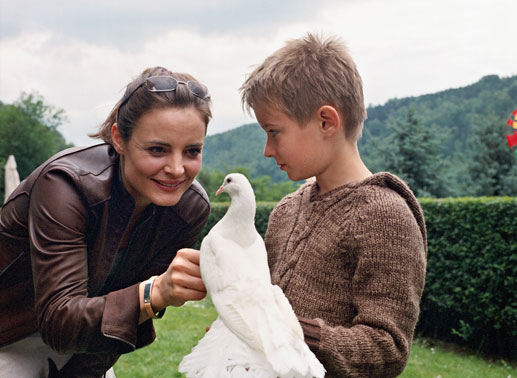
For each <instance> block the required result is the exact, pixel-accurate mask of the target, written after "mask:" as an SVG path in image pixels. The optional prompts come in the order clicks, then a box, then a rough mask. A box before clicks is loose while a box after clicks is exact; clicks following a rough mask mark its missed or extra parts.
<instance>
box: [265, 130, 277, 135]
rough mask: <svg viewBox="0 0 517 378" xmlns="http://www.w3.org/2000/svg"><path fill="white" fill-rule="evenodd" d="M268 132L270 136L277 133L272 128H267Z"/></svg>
mask: <svg viewBox="0 0 517 378" xmlns="http://www.w3.org/2000/svg"><path fill="white" fill-rule="evenodd" d="M267 132H268V134H269V135H271V136H275V135H276V134H278V131H277V130H274V129H269V130H268V131H267Z"/></svg>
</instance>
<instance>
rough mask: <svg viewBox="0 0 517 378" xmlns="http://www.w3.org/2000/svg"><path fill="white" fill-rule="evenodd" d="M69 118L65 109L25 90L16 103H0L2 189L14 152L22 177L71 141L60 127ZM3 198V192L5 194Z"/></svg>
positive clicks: (67, 145) (0, 180)
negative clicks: (8, 159) (6, 164)
mask: <svg viewBox="0 0 517 378" xmlns="http://www.w3.org/2000/svg"><path fill="white" fill-rule="evenodd" d="M65 120H66V116H65V114H64V111H63V110H62V109H57V108H55V107H54V106H52V105H49V104H47V102H46V101H45V99H44V98H43V97H42V96H40V95H38V94H34V93H31V94H27V93H22V94H21V96H20V98H19V99H18V100H17V101H15V102H14V103H13V104H3V103H1V102H0V164H2V165H1V167H2V169H0V190H1V192H2V193H3V190H4V170H3V167H4V166H5V162H6V161H7V158H8V156H9V155H14V157H15V158H16V164H17V169H18V173H19V175H20V179H23V178H25V177H26V176H27V175H29V174H30V173H31V172H32V171H33V170H34V169H35V168H36V167H37V166H38V165H40V164H41V163H43V162H44V161H45V160H46V159H48V158H49V157H50V156H52V155H53V154H55V153H56V152H58V151H61V150H63V149H65V148H67V147H71V146H72V145H71V144H68V143H67V142H66V141H65V139H64V138H63V136H62V135H61V133H60V132H59V131H58V127H59V126H60V125H61V124H62V123H63V121H65ZM2 198H3V194H2Z"/></svg>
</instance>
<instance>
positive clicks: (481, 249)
mask: <svg viewBox="0 0 517 378" xmlns="http://www.w3.org/2000/svg"><path fill="white" fill-rule="evenodd" d="M420 203H421V205H422V208H423V209H424V214H425V217H426V224H427V232H428V246H429V253H428V265H427V277H426V286H425V290H424V295H423V297H422V304H421V311H422V313H421V316H420V322H419V324H418V331H419V332H421V333H422V334H423V335H426V336H431V337H435V338H440V339H445V340H450V341H454V342H459V343H465V344H467V345H470V346H471V347H474V348H476V349H479V350H483V351H485V352H490V353H496V354H498V355H500V356H507V357H510V358H512V359H515V358H517V198H516V197H513V198H508V197H496V198H483V197H482V198H458V199H442V200H439V199H422V200H420Z"/></svg>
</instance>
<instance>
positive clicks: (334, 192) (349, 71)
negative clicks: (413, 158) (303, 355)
mask: <svg viewBox="0 0 517 378" xmlns="http://www.w3.org/2000/svg"><path fill="white" fill-rule="evenodd" d="M241 95H242V101H243V105H244V106H246V107H247V109H248V111H250V112H251V109H253V111H254V113H255V116H256V118H257V121H258V122H259V124H260V125H261V126H262V128H263V129H264V130H265V132H266V133H267V141H266V146H265V149H264V155H265V156H266V157H272V158H274V159H275V160H276V163H277V164H278V165H279V166H280V169H282V170H284V171H286V172H287V175H288V176H289V178H290V179H291V180H304V179H308V178H310V177H315V178H316V180H309V181H308V182H307V183H306V184H304V185H302V186H301V187H300V188H299V190H297V191H296V192H295V193H292V194H290V195H287V196H286V197H285V198H284V199H282V201H280V202H279V203H278V205H277V206H276V207H275V209H274V210H273V211H272V213H271V215H270V219H269V224H268V229H267V233H266V240H265V241H266V247H267V250H268V260H269V261H268V262H269V266H270V269H271V275H272V281H273V283H274V284H277V285H279V286H280V287H281V288H282V290H283V291H284V292H285V294H286V295H287V297H288V299H289V301H290V302H291V305H292V306H293V309H294V312H295V313H296V315H297V316H298V318H299V320H300V323H301V325H302V328H303V331H304V334H305V340H306V342H307V344H308V345H309V347H310V348H311V349H312V350H313V351H314V353H315V354H316V356H317V357H318V358H319V360H320V361H321V362H322V363H323V365H324V366H325V368H326V369H327V375H326V377H345V376H346V377H369V376H378V377H392V376H397V375H399V374H400V373H401V372H402V371H403V370H404V368H405V366H406V363H407V360H408V358H409V353H410V348H411V342H412V338H413V332H414V328H415V325H416V322H417V319H418V314H419V302H420V297H421V295H422V290H423V287H424V280H425V268H426V255H427V241H426V229H425V223H424V217H423V213H422V210H421V208H420V206H419V204H418V202H417V200H416V198H415V196H414V195H413V193H412V192H411V190H410V189H409V188H408V187H407V185H406V184H405V183H404V182H402V181H401V180H400V179H398V178H397V177H395V176H393V175H392V174H389V173H386V172H384V173H377V174H372V173H371V172H370V171H369V170H368V168H367V167H366V166H365V165H364V164H363V162H362V160H361V158H360V155H359V151H358V149H357V140H358V138H359V137H360V135H361V132H362V126H363V121H364V118H365V115H366V111H365V108H364V100H363V91H362V81H361V77H360V76H359V73H358V71H357V68H356V66H355V64H354V62H353V60H352V58H351V57H350V55H349V54H348V51H347V50H346V48H345V46H344V45H343V44H342V43H341V42H340V41H339V40H338V39H336V38H329V39H326V40H323V39H322V38H320V37H318V36H315V35H312V34H308V35H307V36H306V37H305V38H301V39H298V40H293V41H289V42H288V43H287V44H286V46H284V47H283V48H281V49H280V50H278V51H276V52H275V53H273V54H272V55H271V56H270V57H268V58H267V59H266V60H265V61H264V62H263V63H262V64H261V65H260V66H258V67H257V68H256V69H255V70H254V71H253V72H252V73H251V75H250V76H249V77H248V78H247V80H246V81H245V82H244V84H243V86H242V88H241Z"/></svg>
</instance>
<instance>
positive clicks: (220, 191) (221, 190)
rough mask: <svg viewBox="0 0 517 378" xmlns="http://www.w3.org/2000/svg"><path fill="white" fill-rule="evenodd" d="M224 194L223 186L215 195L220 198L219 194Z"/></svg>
mask: <svg viewBox="0 0 517 378" xmlns="http://www.w3.org/2000/svg"><path fill="white" fill-rule="evenodd" d="M222 192H224V188H223V186H222V185H221V186H220V187H219V189H217V192H215V195H216V196H218V195H219V194H221V193H222Z"/></svg>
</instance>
